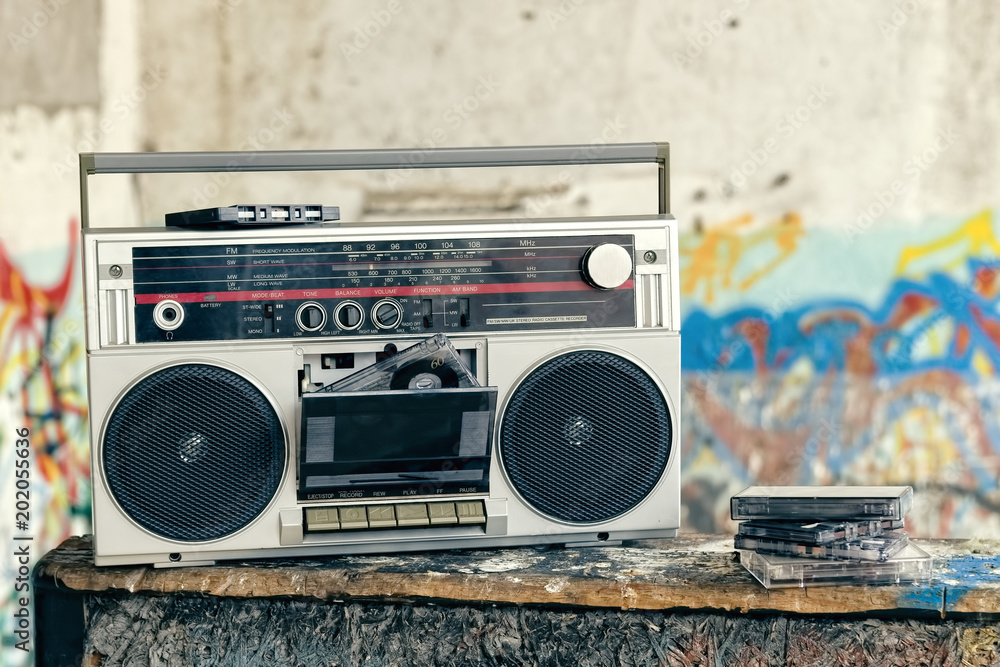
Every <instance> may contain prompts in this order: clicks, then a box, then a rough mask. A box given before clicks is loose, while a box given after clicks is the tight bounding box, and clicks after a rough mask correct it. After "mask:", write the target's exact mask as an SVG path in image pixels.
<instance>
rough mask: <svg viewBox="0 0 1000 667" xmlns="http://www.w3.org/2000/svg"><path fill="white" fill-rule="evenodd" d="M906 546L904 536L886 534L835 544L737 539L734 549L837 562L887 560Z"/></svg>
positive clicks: (743, 537)
mask: <svg viewBox="0 0 1000 667" xmlns="http://www.w3.org/2000/svg"><path fill="white" fill-rule="evenodd" d="M908 543H909V537H908V536H907V534H906V533H904V532H902V531H900V532H894V533H886V534H884V535H882V536H881V537H862V538H859V539H856V540H838V541H836V542H831V543H830V544H798V543H797V542H783V541H780V540H764V539H760V538H756V537H747V536H745V535H737V536H736V539H735V545H736V548H737V549H749V550H752V551H757V552H759V553H770V554H775V555H778V556H798V557H806V558H833V559H839V560H875V561H884V560H889V559H890V558H892V557H893V556H895V555H896V554H897V553H899V552H900V551H902V550H903V547H905V546H906V545H907V544H908Z"/></svg>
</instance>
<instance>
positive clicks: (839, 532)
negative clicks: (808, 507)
mask: <svg viewBox="0 0 1000 667" xmlns="http://www.w3.org/2000/svg"><path fill="white" fill-rule="evenodd" d="M902 527H903V522H902V521H896V520H893V519H870V520H868V521H819V522H816V521H811V522H802V521H760V520H758V521H743V522H741V523H740V524H739V531H738V533H739V535H743V536H745V537H755V538H760V539H765V540H781V541H784V542H798V543H800V544H829V543H830V542H835V541H837V540H855V539H858V538H859V537H878V536H879V535H882V534H883V533H885V532H887V531H890V530H899V529H900V528H902Z"/></svg>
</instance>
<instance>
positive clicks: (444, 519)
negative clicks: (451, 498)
mask: <svg viewBox="0 0 1000 667" xmlns="http://www.w3.org/2000/svg"><path fill="white" fill-rule="evenodd" d="M427 510H428V513H429V514H430V518H431V525H432V526H444V525H454V524H456V523H458V515H457V514H456V513H455V503H428V505H427Z"/></svg>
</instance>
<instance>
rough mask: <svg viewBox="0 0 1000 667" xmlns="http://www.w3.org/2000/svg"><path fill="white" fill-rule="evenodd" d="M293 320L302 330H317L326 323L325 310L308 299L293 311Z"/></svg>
mask: <svg viewBox="0 0 1000 667" xmlns="http://www.w3.org/2000/svg"><path fill="white" fill-rule="evenodd" d="M295 322H296V324H298V325H299V328H300V329H302V330H303V331H319V330H320V329H322V328H323V325H325V324H326V311H325V310H323V306H321V305H319V304H318V303H316V302H314V301H308V302H306V303H304V304H302V305H301V306H299V309H298V310H297V311H295Z"/></svg>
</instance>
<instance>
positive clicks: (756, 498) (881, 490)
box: [730, 486, 913, 521]
mask: <svg viewBox="0 0 1000 667" xmlns="http://www.w3.org/2000/svg"><path fill="white" fill-rule="evenodd" d="M912 505H913V488H912V487H909V486H751V487H749V488H746V489H744V490H743V491H740V492H739V493H737V494H736V495H734V496H733V497H732V498H731V500H730V510H731V514H732V518H733V519H734V520H736V521H744V520H753V519H763V520H788V521H803V520H804V521H835V520H845V521H862V520H866V519H893V520H899V519H902V518H903V517H904V516H905V515H906V513H907V512H909V511H910V507H911V506H912Z"/></svg>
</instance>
